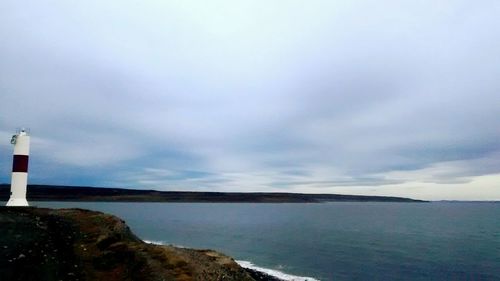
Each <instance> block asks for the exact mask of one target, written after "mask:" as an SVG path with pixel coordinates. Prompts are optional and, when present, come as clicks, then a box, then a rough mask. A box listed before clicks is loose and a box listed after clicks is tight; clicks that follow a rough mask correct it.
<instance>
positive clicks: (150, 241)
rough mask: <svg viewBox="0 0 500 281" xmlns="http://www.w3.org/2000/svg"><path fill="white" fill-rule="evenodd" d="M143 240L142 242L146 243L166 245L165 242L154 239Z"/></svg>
mask: <svg viewBox="0 0 500 281" xmlns="http://www.w3.org/2000/svg"><path fill="white" fill-rule="evenodd" d="M142 241H144V243H148V244H155V245H167V244H166V243H165V242H163V241H155V240H142Z"/></svg>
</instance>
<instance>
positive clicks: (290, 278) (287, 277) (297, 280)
mask: <svg viewBox="0 0 500 281" xmlns="http://www.w3.org/2000/svg"><path fill="white" fill-rule="evenodd" d="M236 262H237V263H238V264H239V265H240V266H241V267H244V268H248V269H252V270H255V271H260V272H263V273H265V274H267V275H270V276H273V277H276V278H278V279H281V280H283V281H319V280H318V279H315V278H312V277H304V276H296V275H291V274H286V273H284V272H281V271H279V270H275V269H270V268H264V267H258V266H256V265H255V264H253V263H251V262H249V261H236Z"/></svg>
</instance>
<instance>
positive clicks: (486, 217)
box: [34, 202, 500, 280]
mask: <svg viewBox="0 0 500 281" xmlns="http://www.w3.org/2000/svg"><path fill="white" fill-rule="evenodd" d="M34 205H37V206H40V207H52V208H66V207H79V208H86V209H92V210H98V211H103V212H107V213H111V214H114V215H117V216H119V217H121V218H123V219H124V220H125V221H126V222H127V223H128V224H129V226H130V227H131V228H132V231H134V233H135V234H137V235H138V236H139V237H140V238H142V239H144V240H151V241H158V242H164V243H167V244H175V245H181V246H186V247H194V248H211V249H216V250H219V251H222V252H224V253H226V254H228V255H231V256H233V257H234V258H235V259H238V260H246V261H251V262H253V263H254V264H256V265H258V266H262V267H267V268H272V269H278V270H280V271H283V272H286V273H290V274H295V275H300V276H311V277H314V278H317V279H320V280H500V204H495V203H324V204H251V203H244V204H241V203H235V204H231V203H223V204H218V203H87V202H64V203H63V202H36V203H34Z"/></svg>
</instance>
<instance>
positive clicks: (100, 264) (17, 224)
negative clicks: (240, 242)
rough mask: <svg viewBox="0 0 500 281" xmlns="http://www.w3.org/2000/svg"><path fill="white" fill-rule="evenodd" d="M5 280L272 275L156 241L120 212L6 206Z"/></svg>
mask: <svg viewBox="0 0 500 281" xmlns="http://www.w3.org/2000/svg"><path fill="white" fill-rule="evenodd" d="M0 225H1V228H0V237H1V238H2V239H1V241H0V276H1V278H2V280H37V281H43V280H47V281H49V280H50V281H52V280H106V281H114V280H158V281H159V280H165V281H166V280H182V281H188V280H200V281H201V280H206V281H211V280H239V281H240V280H241V281H246V280H248V281H252V280H269V281H275V280H277V279H275V278H273V277H270V276H267V275H265V274H262V273H260V272H256V271H253V270H247V269H244V268H242V267H240V266H239V265H238V264H237V263H236V262H235V261H234V260H233V259H232V258H230V257H228V256H226V255H224V254H221V253H218V252H215V251H212V250H194V249H185V248H176V247H173V246H163V245H152V244H148V243H144V242H143V241H142V240H140V239H139V238H137V237H136V236H135V235H134V234H133V233H132V232H131V231H130V229H129V227H128V226H127V225H126V224H125V222H124V221H123V220H121V219H119V218H117V217H114V216H111V215H108V214H104V213H100V212H94V211H88V210H82V209H59V210H55V209H42V208H30V207H26V208H24V207H21V208H6V207H0Z"/></svg>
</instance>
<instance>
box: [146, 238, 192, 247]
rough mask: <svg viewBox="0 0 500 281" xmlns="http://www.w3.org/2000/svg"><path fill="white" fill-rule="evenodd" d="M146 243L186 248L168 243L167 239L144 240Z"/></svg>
mask: <svg viewBox="0 0 500 281" xmlns="http://www.w3.org/2000/svg"><path fill="white" fill-rule="evenodd" d="M142 241H143V242H144V243H148V244H153V245H163V246H168V245H170V246H173V247H177V248H186V247H184V246H182V245H176V244H168V243H166V242H165V241H157V240H142Z"/></svg>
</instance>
